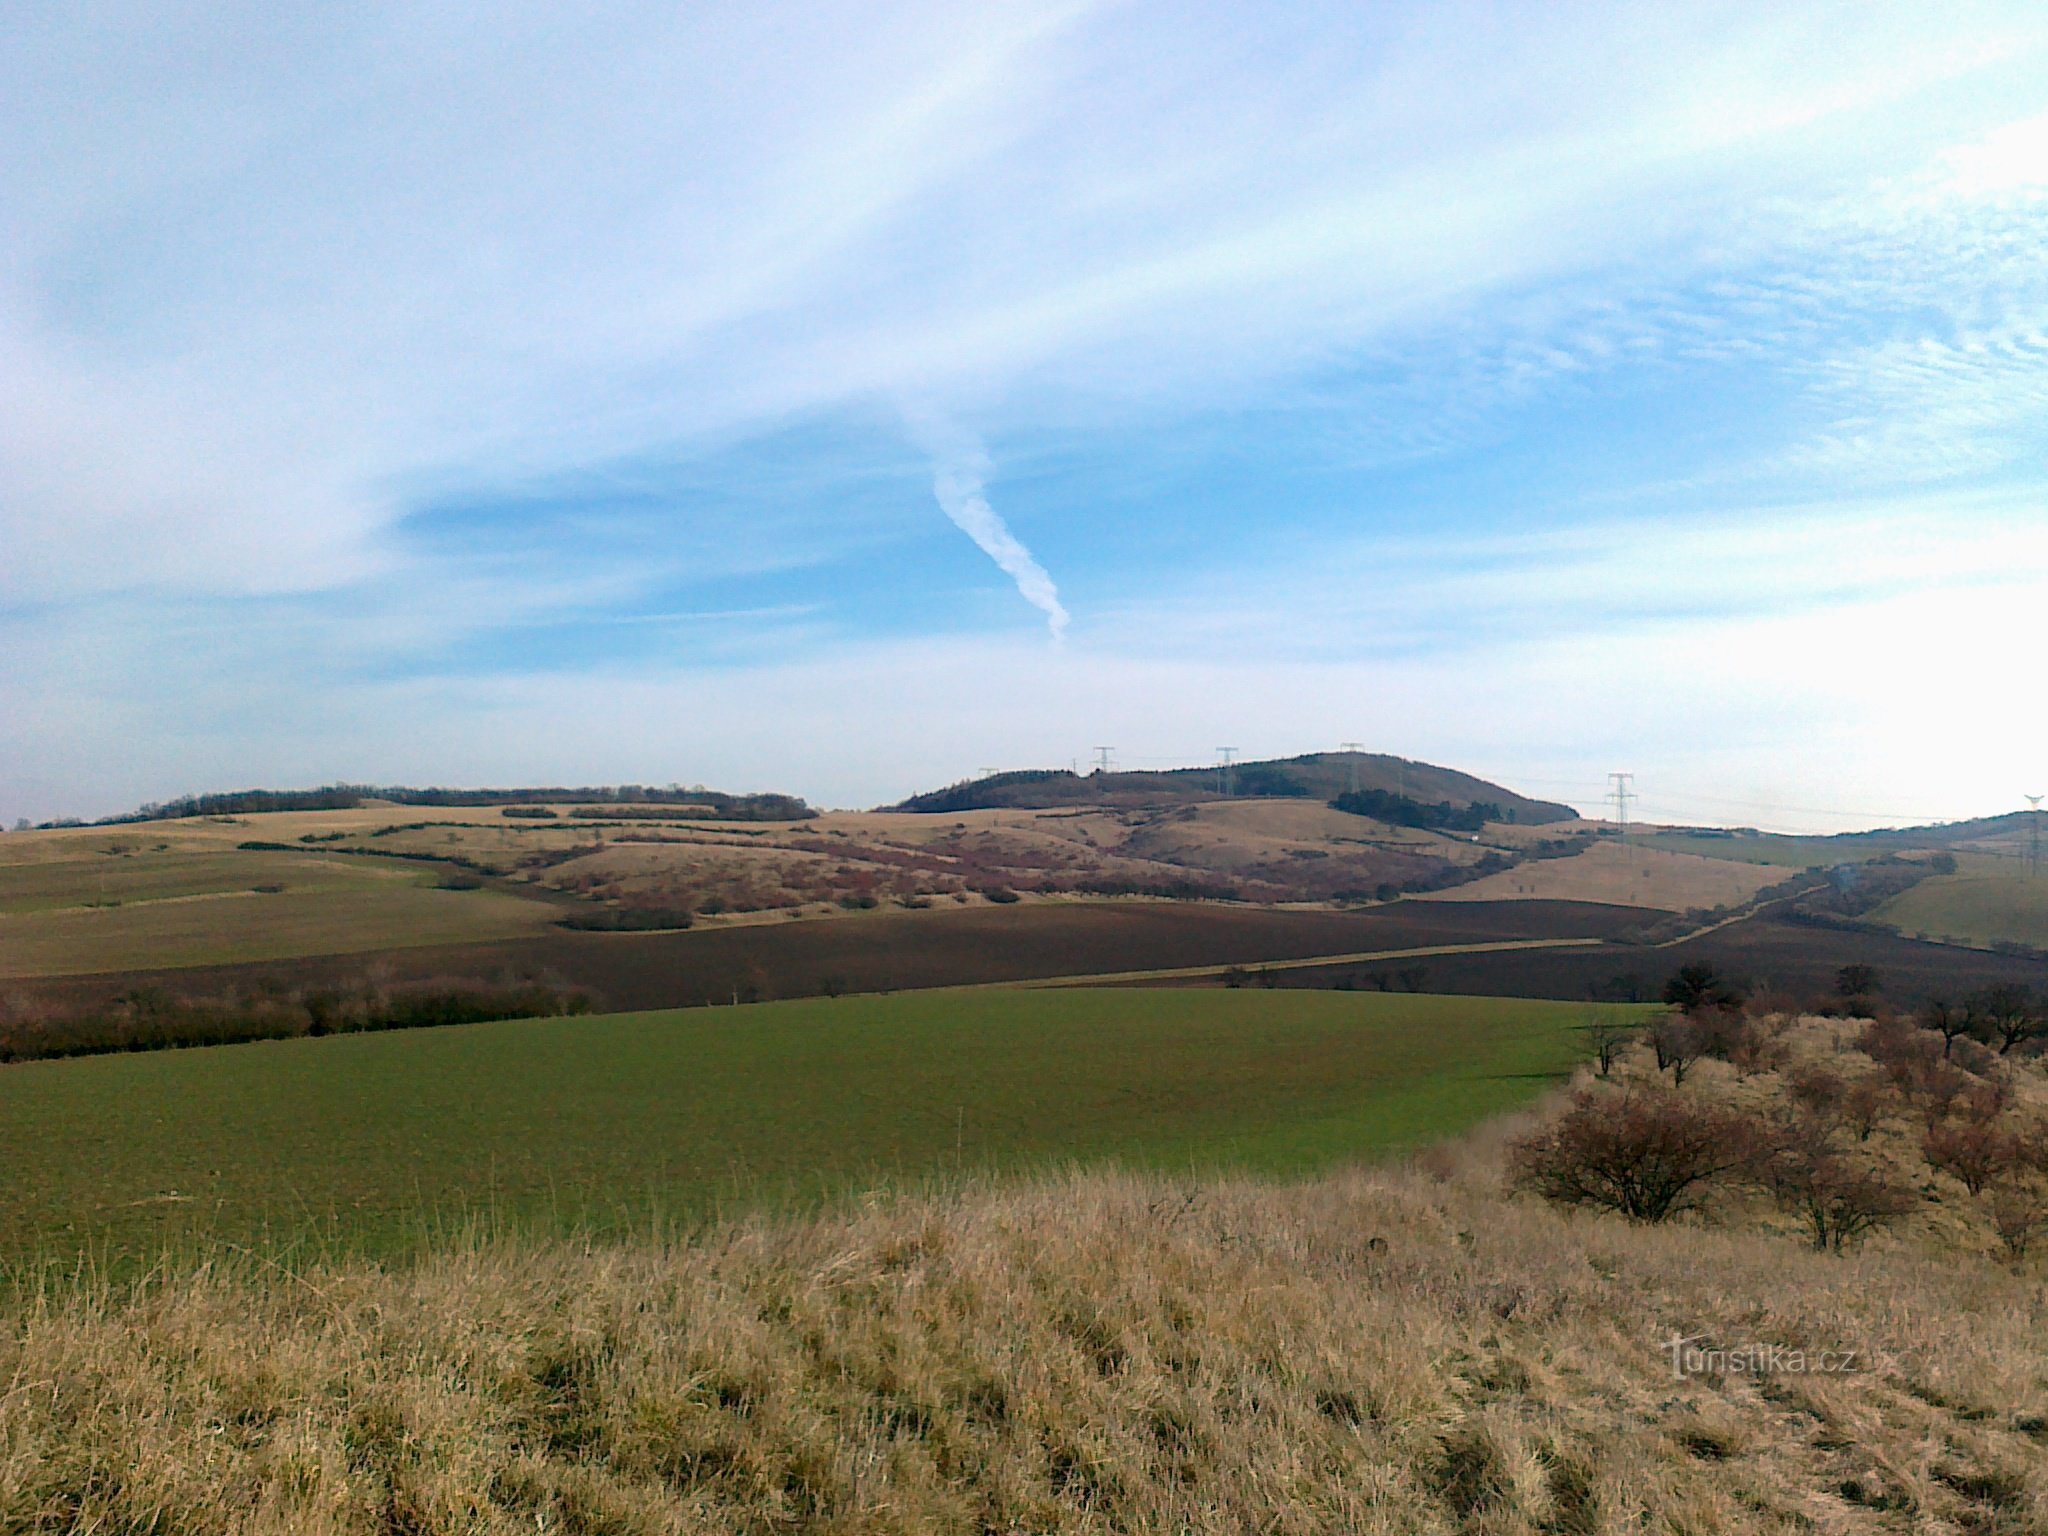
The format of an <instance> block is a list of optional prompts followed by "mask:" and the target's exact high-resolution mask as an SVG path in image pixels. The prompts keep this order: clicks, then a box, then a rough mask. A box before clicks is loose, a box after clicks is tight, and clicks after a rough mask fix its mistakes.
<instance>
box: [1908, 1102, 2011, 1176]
mask: <svg viewBox="0 0 2048 1536" xmlns="http://www.w3.org/2000/svg"><path fill="white" fill-rule="evenodd" d="M1921 1151H1922V1152H1923V1153H1924V1154H1925V1156H1926V1158H1927V1161H1928V1162H1929V1163H1931V1164H1932V1165H1933V1166H1934V1167H1936V1168H1939V1169H1940V1170H1941V1171H1942V1172H1943V1173H1946V1174H1948V1175H1950V1176H1951V1177H1952V1178H1955V1179H1957V1180H1959V1181H1960V1182H1961V1184H1962V1186H1963V1188H1965V1189H1967V1190H1968V1191H1969V1192H1970V1193H1971V1194H1973V1195H1979V1194H1982V1193H1983V1192H1984V1190H1985V1188H1986V1186H1988V1185H1989V1184H1990V1183H1991V1182H1992V1181H1993V1180H1995V1179H1997V1178H1998V1177H1999V1176H2000V1175H2001V1174H2004V1173H2006V1172H2007V1171H2009V1170H2010V1169H2012V1168H2014V1167H2015V1166H2017V1165H2018V1163H2019V1161H2020V1146H2019V1140H2018V1138H2017V1137H2016V1136H2014V1135H2013V1134H2012V1132H2011V1131H2009V1130H2006V1129H2005V1128H2003V1127H2001V1126H1999V1125H1997V1124H1995V1123H1994V1122H1992V1121H1990V1120H1976V1119H1969V1120H1962V1121H1954V1120H1949V1121H1944V1122H1942V1123H1941V1124H1939V1125H1931V1126H1929V1127H1928V1128H1927V1134H1926V1136H1925V1137H1924V1138H1923V1139H1922V1141H1921Z"/></svg>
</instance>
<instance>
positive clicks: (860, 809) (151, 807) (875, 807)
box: [0, 748, 2029, 837]
mask: <svg viewBox="0 0 2048 1536" xmlns="http://www.w3.org/2000/svg"><path fill="white" fill-rule="evenodd" d="M1344 755H1346V754H1345V753H1344V752H1343V751H1342V750H1341V749H1328V748H1325V749H1311V750H1309V751H1304V752H1297V753H1289V754H1286V755H1283V756H1276V757H1241V758H1238V759H1236V763H1235V766H1236V767H1237V768H1239V769H1245V768H1250V767H1257V766H1261V765H1265V764H1280V763H1287V762H1292V761H1297V760H1299V759H1302V758H1308V757H1342V756H1344ZM1359 755H1361V756H1365V757H1379V758H1395V759H1398V760H1400V761H1404V762H1412V763H1415V764H1417V765H1418V766H1423V767H1429V768H1438V769H1448V770H1451V771H1453V772H1459V773H1467V772H1469V771H1468V770H1465V769H1462V768H1460V767H1459V766H1458V765H1457V764H1455V763H1431V762H1426V761H1425V760H1424V759H1421V758H1415V757H1410V756H1408V755H1407V754H1404V753H1393V752H1377V751H1373V750H1371V749H1365V750H1364V751H1362V752H1361V753H1360V754H1359ZM1220 767H1221V764H1220V763H1215V762H1210V763H1201V762H1194V763H1187V762H1183V763H1177V764H1174V765H1172V766H1165V765H1163V764H1153V763H1149V762H1148V763H1147V764H1146V765H1145V766H1143V767H1136V766H1133V765H1130V764H1124V763H1113V764H1112V765H1111V767H1110V768H1109V770H1108V771H1109V772H1110V773H1112V774H1124V773H1206V772H1210V771H1214V770H1216V769H1218V768H1220ZM1099 771H1101V770H1100V769H1099V768H1097V767H1090V766H1088V765H1085V764H1077V762H1075V761H1070V762H1069V763H1067V764H1059V763H1043V764H1023V765H1016V766H1010V767H1002V768H997V769H995V770H994V771H993V773H988V774H982V773H977V774H971V775H968V776H966V777H963V778H957V779H951V780H947V781H945V782H944V783H943V784H923V785H920V786H917V787H914V788H910V789H906V790H904V791H903V793H901V794H898V795H895V796H893V797H890V798H887V799H881V800H874V801H869V802H864V803H861V804H834V803H828V802H825V801H823V800H820V799H817V798H814V797H813V796H812V795H810V794H808V793H806V792H805V791H803V790H802V789H800V788H797V787H794V786H791V785H786V784H727V783H706V782H704V781H701V780H677V779H648V778H619V779H612V780H592V781H590V782H584V783H569V782H542V781H541V780H538V779H516V778H515V779H508V780H504V781H502V782H497V783H468V784H464V783H456V782H453V781H449V780H442V779H428V780H421V781H418V782H411V783H399V782H395V781H388V780H387V781H372V780H367V779H352V778H348V777H336V778H329V779H324V780H322V781H320V782H318V783H306V784H242V785H237V786H234V787H232V788H213V789H201V790H180V791H178V792H177V793H175V794H170V795H165V796H162V797H159V798H151V799H145V800H142V801H139V802H136V803H135V804H133V805H127V806H121V807H118V808H114V809H110V810H98V811H94V812H93V813H91V814H86V813H84V812H60V813H59V814H58V815H56V816H52V817H44V818H38V819H36V820H35V821H34V825H33V827H32V828H31V829H32V830H46V829H49V828H52V827H63V826H67V825H69V826H86V827H90V826H99V825H114V824H121V823H123V822H124V821H127V822H130V823H131V824H132V821H133V819H134V818H139V817H141V816H143V815H145V814H147V813H149V812H153V811H157V810H161V809H163V808H165V807H168V806H173V805H176V804H178V803H180V802H181V801H184V800H188V799H191V800H203V799H209V798H223V797H232V796H237V795H257V794H277V795H313V794H318V793H320V792H322V791H329V790H340V791H355V792H360V793H362V794H363V795H364V797H365V798H367V799H376V798H377V794H376V792H377V791H379V790H405V791H411V792H415V793H437V794H438V793H446V794H453V795H502V794H520V795H531V796H533V797H534V798H535V799H539V798H541V796H542V794H543V793H544V792H545V791H550V790H553V791H560V792H563V793H566V794H583V793H600V792H610V791H616V790H620V789H629V788H630V789H643V790H651V791H656V792H664V793H704V794H722V795H728V796H731V797H733V798H736V799H739V798H746V797H749V796H768V795H788V796H791V797H792V798H795V799H798V800H801V801H803V802H804V803H805V804H806V805H808V806H809V807H810V808H811V809H813V810H814V811H817V812H818V813H820V814H823V815H834V814H855V815H858V814H864V813H870V812H877V811H885V810H887V809H889V808H890V807H891V806H894V805H897V804H900V803H901V802H902V801H904V800H908V799H911V798H913V797H914V796H917V795H921V794H926V793H929V792H931V791H934V790H938V789H945V788H951V787H953V786H955V785H960V784H973V783H976V782H978V781H980V780H981V779H984V778H991V777H1003V776H1006V775H1011V774H1024V773H1067V772H1072V773H1074V774H1076V776H1077V777H1080V778H1084V779H1085V778H1089V777H1092V776H1093V775H1094V774H1095V773H1097V772H1099ZM1470 776H1471V777H1473V778H1477V779H1480V780H1482V781H1483V782H1485V783H1486V784H1488V785H1490V786H1491V787H1494V788H1497V789H1503V790H1507V791H1509V792H1511V793H1513V794H1516V795H1518V796H1520V797H1521V798H1523V799H1527V800H1538V801H1546V802H1548V803H1550V804H1554V805H1561V806H1564V807H1566V808H1567V809H1569V810H1571V811H1573V812H1575V813H1576V815H1577V816H1578V818H1579V819H1580V820H1581V821H1584V822H1587V823H1590V824H1595V825H1602V826H1616V825H1620V823H1619V822H1617V821H1616V819H1615V816H1614V808H1613V806H1612V804H1611V803H1609V804H1606V805H1586V804H1579V803H1575V802H1573V801H1571V800H1568V799H1561V798H1557V797H1554V796H1550V795H1544V794H1541V793H1534V792H1531V791H1529V790H1527V789H1525V788H1524V787H1523V786H1520V785H1517V784H1516V783H1514V782H1512V781H1511V780H1508V781H1503V780H1496V779H1493V778H1491V777H1489V776H1487V775H1485V774H1471V775H1470ZM1238 798H1241V799H1262V798H1263V799H1286V798H1290V797H1287V796H1257V795H1251V796H1240V797H1238ZM237 814H244V815H256V814H272V813H270V812H256V811H244V812H238V813H237ZM281 814H291V812H289V811H287V812H283V813H281ZM932 814H941V813H936V812H935V813H932ZM946 814H951V813H946ZM2027 814H2029V811H2028V808H2027V807H2026V806H2024V805H2022V806H2020V807H2018V808H2017V809H2008V810H2003V811H2001V810H1989V809H1987V810H1983V811H1978V812H1974V813H1970V814H1966V815H1962V816H1948V817H1936V818H1929V819H1927V820H1924V821H1902V820H1893V821H1874V822H1871V823H1869V824H1867V825H1861V826H1855V827H1833V828H1826V829H1823V828H1819V827H1815V826H1812V825H1773V824H1772V823H1771V822H1769V821H1768V820H1756V819H1742V818H1734V819H1728V820H1711V819H1701V820H1686V821H1672V820H1665V819H1657V818H1645V817H1642V816H1638V815H1635V814H1633V813H1632V814H1631V815H1630V818H1629V821H1628V825H1629V826H1630V827H1631V828H1644V829H1652V828H1689V827H1697V828H1701V829H1703V830H1732V829H1749V830H1754V831H1757V832H1760V833H1763V834H1766V835H1770V836H1782V837H1816V836H1818V837H1827V836H1842V837H1853V836H1856V835H1858V834H1859V833H1866V832H1880V831H1893V830H1910V829H1912V828H1916V827H1922V826H1945V825H1953V824H1956V823H1959V822H1971V821H1994V820H1999V819H2001V818H2003V817H2007V816H2023V815H2027ZM21 819H27V818H10V819H8V820H4V821H0V831H4V830H6V829H8V828H10V827H13V828H14V829H15V830H23V829H21V828H20V827H19V826H18V825H17V822H18V820H21Z"/></svg>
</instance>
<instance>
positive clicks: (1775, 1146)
mask: <svg viewBox="0 0 2048 1536" xmlns="http://www.w3.org/2000/svg"><path fill="white" fill-rule="evenodd" d="M1875 985H1876V978H1875V977H1874V976H1872V975H1870V974H1868V973H1867V972H1866V971H1865V970H1864V968H1862V967H1848V968H1845V970H1844V972H1843V974H1842V975H1841V976H1840V977H1839V978H1838V989H1839V990H1841V991H1842V992H1843V993H1844V994H1845V995H1847V994H1848V993H1850V992H1851V991H1854V992H1857V993H1859V994H1863V995H1867V994H1868V992H1870V991H1872V990H1874V989H1875ZM1665 996H1666V1000H1667V1001H1668V1002H1670V1003H1671V1004H1672V1011H1671V1012H1670V1013H1669V1014H1667V1015H1665V1016H1664V1017H1662V1018H1660V1019H1658V1020H1656V1021H1655V1022H1654V1023H1652V1024H1650V1025H1648V1026H1647V1027H1645V1028H1642V1029H1640V1030H1633V1031H1632V1030H1628V1029H1627V1028H1626V1027H1625V1026H1621V1025H1614V1024H1602V1025H1596V1026H1595V1028H1594V1036H1595V1038H1594V1040H1593V1042H1592V1043H1593V1046H1594V1049H1595V1053H1596V1060H1597V1065H1598V1069H1599V1073H1600V1078H1601V1079H1602V1080H1601V1081H1595V1082H1591V1083H1588V1084H1585V1085H1583V1086H1582V1087H1581V1088H1579V1089H1578V1090H1577V1092H1575V1093H1574V1094H1573V1095H1572V1097H1571V1099H1570V1101H1569V1102H1568V1103H1567V1104H1566V1105H1565V1106H1564V1108H1563V1109H1562V1110H1561V1111H1560V1112H1559V1113H1557V1114H1556V1115H1554V1116H1553V1117H1551V1118H1550V1119H1549V1120H1548V1121H1547V1122H1546V1123H1545V1124H1543V1125H1542V1126H1541V1127H1540V1128H1538V1129H1537V1130H1536V1131H1534V1132H1533V1133H1531V1134H1529V1135H1527V1136H1525V1137H1523V1138H1522V1139H1521V1140H1520V1141H1518V1142H1517V1143H1516V1144H1515V1145H1514V1146H1513V1148H1512V1149H1511V1152H1510V1157H1509V1166H1510V1174H1511V1178H1512V1181H1513V1182H1514V1184H1515V1185H1516V1186H1517V1187H1519V1188H1521V1189H1523V1190H1525V1191H1528V1192H1530V1193H1533V1194H1537V1195H1540V1196H1542V1197H1543V1198H1544V1199H1546V1200H1549V1201H1552V1202H1553V1203H1556V1204H1560V1205H1569V1206H1583V1207H1588V1208H1592V1209H1596V1210H1604V1211H1611V1212H1615V1213H1618V1214H1620V1215H1622V1216H1625V1217H1628V1218H1629V1219H1631V1220H1634V1221H1642V1222H1658V1221H1664V1220H1668V1219H1670V1218H1671V1217H1673V1216H1676V1215H1679V1214H1681V1213H1683V1212H1686V1211H1692V1210H1698V1209H1700V1208H1702V1207H1703V1206H1704V1205H1706V1204H1707V1203H1708V1202H1709V1201H1710V1200H1711V1199H1712V1198H1713V1197H1714V1196H1716V1195H1718V1194H1725V1195H1728V1196H1731V1197H1740V1196H1752V1197H1755V1196H1761V1197H1764V1198H1767V1199H1768V1200H1769V1201H1770V1202H1771V1203H1773V1204H1775V1205H1776V1206H1777V1208H1778V1209H1779V1210H1781V1211H1783V1212H1785V1213H1786V1214H1788V1215H1789V1216H1791V1217H1792V1218H1794V1220H1796V1222H1797V1223H1798V1225H1799V1226H1800V1228H1801V1229H1802V1230H1803V1231H1804V1232H1805V1234H1806V1236H1807V1237H1808V1239H1809V1240H1810V1241H1811V1243H1812V1245H1813V1246H1814V1247H1815V1248H1817V1249H1822V1250H1835V1251H1839V1250H1841V1249H1842V1248H1844V1247H1847V1246H1848V1245H1850V1244H1852V1243H1854V1242H1856V1241H1857V1240H1858V1239H1859V1238H1861V1237H1862V1236H1864V1235H1865V1234H1866V1233H1868V1232H1870V1231H1872V1230H1874V1229H1876V1228H1878V1227H1881V1226H1884V1225H1886V1224H1888V1223H1890V1222H1893V1221H1896V1220H1898V1219H1899V1218H1901V1217H1904V1216H1906V1215H1908V1214H1911V1213H1913V1212H1914V1211H1916V1210H1919V1209H1920V1208H1921V1207H1922V1205H1923V1203H1924V1202H1925V1201H1927V1200H1929V1199H1932V1200H1933V1201H1935V1202H1936V1203H1937V1204H1942V1205H1947V1206H1950V1207H1952V1208H1954V1209H1957V1210H1960V1211H1962V1212H1963V1213H1964V1214H1965V1215H1966V1216H1967V1217H1968V1218H1969V1219H1970V1220H1971V1221H1972V1222H1973V1223H1974V1224H1976V1225H1977V1226H1978V1227H1979V1229H1980V1230H1988V1232H1989V1233H1990V1235H1991V1236H1993V1237H1995V1238H1996V1240H1997V1241H1998V1243H1999V1244H2000V1245H2002V1246H2003V1247H2004V1249H2005V1250H2006V1252H2007V1253H2008V1254H2009V1255H2010V1256H2012V1257H2013V1258H2015V1259H2017V1258H2019V1257H2020V1256H2022V1255H2023V1254H2024V1253H2025V1252H2026V1250H2027V1247H2028V1245H2029V1244H2030V1243H2031V1242H2033V1241H2034V1240H2035V1239H2036V1238H2037V1237H2038V1236H2039V1235H2040V1234H2041V1233H2042V1232H2044V1231H2048V1111H2044V1109H2043V1099H2044V1096H2043V1095H2041V1094H2040V1093H2038V1092H2031V1091H2023V1089H2026V1088H2037V1087H2038V1084H2037V1083H2036V1082H2035V1077H2036V1074H2035V1073H2034V1071H2033V1070H2032V1069H2031V1068H2029V1067H2022V1066H2021V1061H2022V1060H2023V1059H2024V1058H2027V1057H2030V1056H2031V1055H2032V1054H2033V1053H2034V1048H2035V1047H2036V1046H2037V1045H2038V1042H2039V1040H2040V1039H2041V1036H2042V1032H2043V1030H2044V1028H2048V1026H2044V1024H2043V1023H2042V1011H2041V1008H2040V1007H2039V1006H2038V1005H2037V1004H2036V1002H2035V1001H2034V1000H2033V999H2032V997H2031V996H2030V995H2029V994H2028V993H2027V992H2026V991H2025V989H2023V988H2013V987H2001V988H1992V989H1988V990H1987V991H1986V992H1983V993H1979V994H1976V995H1974V996H1973V997H1972V998H1971V999H1969V1000H1966V1002H1965V1003H1964V1004H1961V1005H1949V1004H1942V1003H1937V1004H1934V1005H1932V1006H1930V1007H1929V1009H1928V1010H1926V1012H1925V1013H1923V1014H1922V1015H1921V1016H1920V1017H1919V1018H1903V1017H1897V1016H1886V1017H1881V1018H1875V1019H1872V1020H1870V1021H1869V1022H1868V1023H1867V1024H1866V1025H1865V1026H1864V1027H1863V1028H1862V1029H1861V1030H1860V1031H1859V1032H1858V1033H1856V1034H1855V1035H1854V1036H1853V1037H1850V1036H1845V1035H1843V1034H1842V1032H1841V1031H1840V1029H1839V1026H1828V1027H1827V1030H1828V1031H1829V1032H1827V1033H1825V1034H1824V1036H1823V1034H1821V1033H1819V1029H1820V1027H1819V1026H1818V1025H1816V1026H1814V1027H1813V1028H1812V1029H1809V1030H1807V1031H1806V1032H1805V1033H1804V1034H1801V1033H1800V1030H1799V1027H1798V1026H1796V1025H1795V1024H1794V1022H1793V1021H1792V1020H1790V1019H1788V1018H1786V1017H1784V1016H1782V1015H1774V1014H1767V1013H1763V1012H1761V1011H1760V1010H1759V1009H1758V1008H1756V1007H1754V1006H1752V1007H1747V1008H1746V1007H1745V1006H1744V1005H1743V1001H1742V999H1741V998H1740V997H1739V996H1737V995H1736V994H1735V993H1734V992H1733V991H1732V989H1730V988H1728V987H1727V986H1725V985H1724V984H1723V983H1722V982H1721V981H1720V979H1719V978H1718V977H1717V976H1715V975H1714V974H1713V972H1712V971H1711V970H1709V969H1707V968H1705V967H1688V968H1686V970H1684V971H1681V972H1680V973H1679V974H1678V975H1676V976H1674V977H1673V978H1672V979H1671V982H1670V983H1669V985H1668V986H1667V988H1666V993H1665ZM1817 1038H1825V1040H1826V1041H1827V1042H1828V1044H1827V1045H1826V1047H1825V1048H1820V1049H1815V1048H1812V1047H1813V1042H1814V1040H1815V1039H1817ZM1638 1046H1640V1047H1647V1049H1646V1050H1638V1049H1637V1047H1638ZM1802 1047H1807V1048H1806V1049H1804V1050H1803V1051H1802ZM1632 1053H1633V1054H1632ZM1625 1058H1627V1060H1626V1061H1625ZM1707 1059H1716V1060H1719V1061H1723V1062H1726V1063H1728V1064H1729V1065H1730V1066H1732V1067H1733V1068H1734V1071H1733V1073H1732V1074H1731V1073H1725V1072H1724V1073H1722V1074H1720V1075H1719V1076H1718V1078H1716V1079H1715V1080H1714V1081H1712V1082H1710V1083H1702V1082H1701V1081H1700V1080H1699V1079H1698V1078H1697V1077H1690V1079H1689V1074H1691V1073H1692V1069H1693V1068H1694V1067H1695V1066H1696V1064H1697V1063H1699V1062H1701V1061H1703V1060H1707ZM1630 1063H1633V1066H1634V1070H1624V1067H1625V1066H1627V1065H1629V1064H1630ZM1944 1191H1946V1193H1944Z"/></svg>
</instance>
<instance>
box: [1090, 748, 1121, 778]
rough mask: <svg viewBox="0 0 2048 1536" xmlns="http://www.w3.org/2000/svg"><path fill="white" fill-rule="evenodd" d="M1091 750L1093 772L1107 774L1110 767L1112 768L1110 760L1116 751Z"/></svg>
mask: <svg viewBox="0 0 2048 1536" xmlns="http://www.w3.org/2000/svg"><path fill="white" fill-rule="evenodd" d="M1092 750H1093V751H1094V753H1095V771H1096V772H1097V773H1108V772H1109V771H1110V769H1111V767H1112V766H1113V765H1112V764H1111V762H1110V758H1111V755H1112V754H1113V753H1114V752H1115V751H1116V748H1115V747H1095V748H1093V749H1092Z"/></svg>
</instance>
